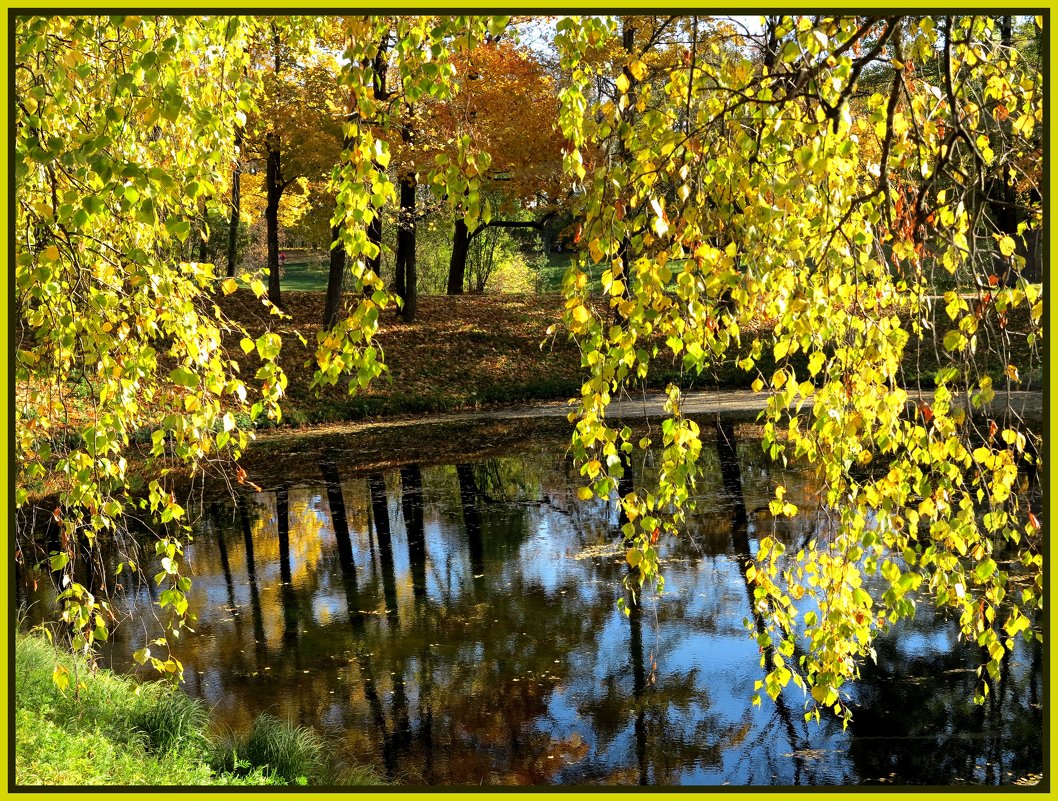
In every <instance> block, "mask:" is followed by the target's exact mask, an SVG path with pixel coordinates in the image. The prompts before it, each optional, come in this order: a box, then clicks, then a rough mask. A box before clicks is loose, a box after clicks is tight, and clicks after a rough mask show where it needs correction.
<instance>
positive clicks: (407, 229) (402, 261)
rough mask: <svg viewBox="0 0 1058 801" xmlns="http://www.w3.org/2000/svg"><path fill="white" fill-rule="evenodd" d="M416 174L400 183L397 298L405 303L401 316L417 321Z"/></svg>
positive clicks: (406, 319)
mask: <svg viewBox="0 0 1058 801" xmlns="http://www.w3.org/2000/svg"><path fill="white" fill-rule="evenodd" d="M415 187H416V180H415V173H409V174H408V175H406V176H404V177H403V178H401V181H400V216H399V217H398V218H397V296H398V297H400V299H401V300H402V301H403V303H404V307H403V310H402V312H401V316H402V317H403V318H404V321H405V322H408V323H411V322H414V321H415V306H416V301H417V300H418V274H417V271H416V269H415Z"/></svg>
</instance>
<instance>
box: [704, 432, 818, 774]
mask: <svg viewBox="0 0 1058 801" xmlns="http://www.w3.org/2000/svg"><path fill="white" fill-rule="evenodd" d="M736 446H737V440H736V438H735V426H734V425H733V424H732V423H731V422H730V421H728V420H721V419H720V418H717V421H716V453H717V456H718V457H719V460H720V477H721V481H722V482H723V493H724V495H725V497H726V500H727V503H728V505H729V506H730V507H731V509H732V519H731V544H732V546H733V547H734V551H735V562H736V563H737V564H738V569H739V572H740V573H741V574H742V581H743V583H744V584H745V585H746V596H747V599H748V601H749V608H750V613H751V614H752V615H753V623H754V624H755V625H756V627H757V632H758V633H762V632H764V631H765V625H764V617H763V615H761V613H760V610H759V609H757V603H756V600H755V598H754V595H753V582H752V581H751V580H750V578H749V573H748V571H747V569H746V568H747V564H748V560H749V559H750V552H749V526H748V523H749V516H748V515H747V513H746V499H745V495H744V494H743V491H742V471H741V469H740V468H739V466H738V453H737V447H736ZM774 654H775V649H774V648H773V647H772V646H770V645H769V646H767V647H766V648H765V649H764V664H765V665H772V664H773V662H772V657H773V656H774ZM775 711H776V713H777V714H778V715H779V719H780V720H781V721H782V724H783V727H784V728H785V729H786V736H787V738H788V739H789V742H790V747H791V748H792V749H793V750H794V751H798V750H800V749H801V748H802V743H801V739H800V737H798V735H797V730H796V729H795V728H794V724H793V717H792V716H791V714H790V708H789V707H788V706H787V705H786V699H785V698H784V697H783V696H782V695H779V697H778V698H776V699H775ZM802 767H803V759H802V758H801V757H795V770H796V774H797V776H798V777H799V776H800V771H801V768H802ZM795 783H799V779H798V781H797V782H795Z"/></svg>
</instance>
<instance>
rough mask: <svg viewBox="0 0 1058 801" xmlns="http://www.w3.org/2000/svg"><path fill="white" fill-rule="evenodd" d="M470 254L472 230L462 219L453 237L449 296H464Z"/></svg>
mask: <svg viewBox="0 0 1058 801" xmlns="http://www.w3.org/2000/svg"><path fill="white" fill-rule="evenodd" d="M469 253H470V230H469V229H468V228H467V222H466V220H464V219H463V218H462V217H460V218H459V219H458V220H456V230H455V233H454V234H453V235H452V258H451V259H450V260H449V262H448V294H449V295H462V294H463V287H464V286H465V285H466V275H467V255H468V254H469Z"/></svg>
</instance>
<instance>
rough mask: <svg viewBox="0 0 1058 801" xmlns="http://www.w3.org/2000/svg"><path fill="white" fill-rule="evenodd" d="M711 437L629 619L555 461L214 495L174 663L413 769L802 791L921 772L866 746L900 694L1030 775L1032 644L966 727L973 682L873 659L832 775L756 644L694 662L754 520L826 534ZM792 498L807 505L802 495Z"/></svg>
mask: <svg viewBox="0 0 1058 801" xmlns="http://www.w3.org/2000/svg"><path fill="white" fill-rule="evenodd" d="M716 433H717V446H716V449H715V452H712V453H710V452H709V451H708V450H707V451H706V452H704V453H703V461H704V462H705V466H706V469H707V471H708V472H707V473H706V474H705V475H704V476H703V478H702V482H701V484H700V487H699V490H700V502H699V506H698V509H697V510H696V511H695V513H694V514H692V515H691V518H690V520H689V522H688V526H687V529H686V534H685V536H683V537H682V538H681V539H679V540H676V541H674V542H667V543H665V544H664V550H663V560H664V561H665V564H666V570H667V571H668V572H669V573H670V575H671V579H670V581H671V589H670V592H668V593H667V594H666V595H665V596H664V597H663V598H661V599H660V600H659V601H658V603H657V604H656V606H655V605H654V604H653V603H651V602H647V603H645V604H644V605H643V606H637V605H632V606H631V608H630V611H631V614H630V615H629V617H627V618H625V617H624V616H621V615H620V614H619V613H617V612H616V609H615V602H616V599H617V597H618V595H619V593H620V592H621V588H620V582H621V579H622V578H623V575H624V571H625V570H626V564H625V562H624V560H623V551H622V550H621V549H620V547H619V542H616V541H615V539H614V536H613V525H614V519H615V517H616V514H617V512H616V509H615V508H613V507H612V506H607V504H606V503H605V502H599V501H592V502H589V503H580V502H578V501H576V500H575V488H576V485H577V482H578V480H579V477H578V476H577V475H576V473H575V472H574V471H571V470H570V469H569V465H568V464H567V463H566V462H565V461H563V459H562V458H561V456H559V455H557V454H556V455H552V454H544V455H542V456H540V457H539V458H535V459H520V460H519V459H510V460H495V461H494V462H493V463H488V464H483V463H462V464H458V465H455V466H451V467H437V468H425V469H420V468H419V467H418V466H416V465H406V466H405V467H403V468H401V469H399V470H397V469H395V470H390V471H387V472H385V473H378V472H376V473H371V474H369V475H366V476H365V475H360V476H357V475H356V474H355V473H352V472H350V473H347V474H345V475H344V476H343V473H342V470H343V468H342V466H341V462H340V461H339V460H338V459H330V458H329V459H322V460H321V462H320V464H319V474H320V476H321V477H322V483H319V484H316V485H310V486H296V485H281V486H279V487H278V488H277V489H276V490H275V492H271V493H262V494H259V495H256V496H248V497H246V498H244V499H243V500H242V502H241V503H240V504H238V506H237V507H236V508H235V509H227V510H225V509H223V508H215V509H214V510H213V511H212V512H211V513H210V514H209V515H208V518H209V519H208V520H207V525H206V528H205V529H203V532H202V534H201V535H200V536H199V537H197V538H196V543H195V546H194V569H195V572H196V583H195V588H194V590H193V593H192V607H193V611H195V612H196V613H197V614H198V615H199V617H200V623H199V625H197V626H196V628H197V629H198V636H195V637H190V638H187V639H186V641H184V640H182V644H181V649H182V652H181V654H180V656H181V658H182V659H183V661H184V662H185V664H186V665H187V666H188V668H189V670H192V671H195V676H196V680H197V679H198V678H199V677H198V673H197V672H198V671H200V670H205V671H206V674H205V675H204V676H203V677H202V678H201V681H200V682H198V683H192V684H191V686H190V690H191V691H192V692H195V693H200V694H202V695H203V697H206V698H207V700H209V701H210V702H211V703H218V704H220V706H219V707H218V713H219V714H220V715H221V717H222V718H223V719H224V720H225V722H226V723H227V724H228V725H231V726H233V727H235V728H242V727H245V726H248V725H249V722H250V720H251V719H252V716H253V715H255V714H257V713H259V712H261V711H265V710H270V711H272V712H274V713H276V714H279V715H280V716H281V717H286V718H289V719H292V720H295V721H298V722H301V723H307V724H311V725H315V726H318V727H321V728H323V729H325V730H327V731H328V732H330V733H331V734H332V736H333V738H334V739H333V741H334V742H335V747H336V748H338V749H341V750H344V751H345V752H346V753H347V754H349V755H350V756H351V757H355V758H356V759H357V760H358V761H362V760H363V759H364V758H365V756H367V757H370V758H372V759H374V760H375V761H376V763H377V764H378V766H379V767H380V768H381V769H382V770H383V771H384V772H385V774H386V775H388V776H389V777H390V778H392V779H394V780H396V781H410V782H413V783H460V784H477V783H485V784H500V783H516V784H546V783H549V782H569V783H631V784H647V783H649V784H668V783H678V782H681V781H684V780H687V779H688V778H689V777H690V778H693V779H695V780H710V781H711V780H714V779H715V780H716V781H720V780H722V779H723V778H731V777H734V778H735V779H736V780H737V781H740V782H742V783H745V782H757V781H759V782H760V783H762V784H767V783H770V782H773V781H776V780H778V781H782V782H786V783H797V784H800V783H804V784H812V783H824V781H831V782H832V781H835V780H837V781H841V780H842V779H849V780H855V778H856V776H857V775H860V776H863V777H865V778H874V777H877V778H884V777H885V776H886V775H887V773H888V772H896V773H898V774H899V773H900V772H901V771H919V772H920V773H921V772H924V771H925V770H926V767H928V766H923V765H920V764H918V763H917V762H916V759H920V756H919V755H918V754H916V753H913V752H914V749H913V748H909V749H908V753H907V754H906V755H905V756H898V757H890V762H884V761H880V760H881V758H880V757H878V756H877V755H876V754H875V753H874V752H873V751H872V749H871V748H870V746H869V743H870V740H869V739H868V738H870V737H874V736H877V735H876V734H871V733H870V732H872V731H875V732H877V731H879V730H882V729H883V728H884V727H885V726H889V725H890V723H891V721H887V720H885V719H884V716H883V718H881V719H879V720H873V719H872V716H871V711H870V710H871V709H877V708H887V707H892V708H899V709H908V708H913V709H914V714H910V715H909V723H908V725H909V726H910V728H909V731H912V732H914V731H925V730H926V729H925V728H922V729H916V728H915V725H913V724H914V721H915V720H917V717H916V715H917V714H918V713H921V718H922V721H923V722H922V726H923V727H925V726H926V725H927V724H926V720H927V718H928V717H929V716H931V715H932V716H934V717H936V716H940V717H942V718H943V716H944V715H948V718H945V719H948V720H951V721H952V725H953V726H954V727H955V728H954V730H955V731H963V730H965V731H968V732H981V731H987V732H990V731H992V730H993V729H996V728H999V729H1001V731H1002V732H1003V737H1004V738H1006V739H1005V740H1002V741H1000V740H992V741H988V742H987V749H990V750H989V751H988V753H989V754H991V756H990V757H987V758H982V759H983V762H992V763H994V764H995V766H996V767H995V771H996V772H997V773H996V775H999V773H1003V772H1007V771H1013V772H1015V773H1017V772H1018V771H1019V770H1022V769H1025V770H1024V771H1023V772H1028V768H1030V767H1031V764H1030V763H1031V761H1032V760H1031V758H1026V757H1024V756H1023V755H1024V754H1025V753H1029V754H1031V753H1032V752H1033V749H1032V747H1031V743H1032V742H1033V739H1032V737H1033V732H1031V731H1030V729H1031V726H1032V721H1036V720H1039V713H1038V709H1037V710H1036V711H1035V712H1034V711H1033V710H1032V708H1031V704H1032V703H1038V701H1032V700H1031V699H1032V697H1033V696H1032V692H1034V691H1037V684H1038V682H1039V672H1040V671H1039V657H1038V654H1037V656H1036V662H1035V663H1034V664H1035V665H1036V668H1035V670H1036V673H1035V674H1034V675H1035V676H1036V679H1034V680H1033V681H1035V682H1036V683H1033V681H1030V680H1029V678H1028V676H1029V675H1030V674H1031V673H1032V671H1031V670H1023V671H1022V672H1021V673H1018V672H1017V671H1014V672H1012V673H1011V678H1010V679H1009V684H1008V685H1006V686H1004V687H997V688H996V692H995V693H994V695H993V697H994V698H995V701H994V705H995V711H989V710H987V709H986V710H985V712H983V713H980V714H983V715H984V717H983V718H982V720H981V721H980V722H978V723H975V722H974V720H975V719H973V718H972V717H970V718H965V717H963V716H962V713H958V714H955V715H954V717H953V716H952V714H951V711H952V710H954V709H955V707H954V704H955V701H956V700H957V699H961V700H963V701H965V700H966V699H967V698H968V697H969V695H970V686H972V678H974V677H970V679H967V681H971V685H970V686H963V685H962V684H959V683H958V682H957V681H955V680H952V681H951V683H950V684H949V683H945V682H942V684H941V685H939V686H940V687H941V691H940V692H939V696H940V698H941V699H943V701H936V702H935V703H934V704H933V705H932V706H931V705H930V704H929V703H927V701H928V699H925V700H924V697H920V696H918V695H916V694H915V693H916V692H918V689H919V688H918V687H917V686H916V685H911V686H909V687H903V686H899V687H897V686H895V685H896V682H895V681H892V680H890V678H889V677H890V676H896V675H900V674H902V673H904V672H906V670H907V669H908V665H907V664H905V663H906V660H907V659H909V658H910V657H909V656H908V655H907V654H905V653H903V652H899V651H896V652H893V653H892V654H889V653H888V652H884V653H883V651H882V650H881V649H879V662H880V664H881V665H882V667H880V668H879V671H881V672H880V673H878V674H877V675H875V674H870V675H865V680H864V682H863V689H862V691H861V692H862V693H863V694H862V696H861V697H862V699H863V700H864V701H868V700H869V701H870V703H869V704H865V706H864V708H863V709H860V710H858V711H857V716H856V718H855V719H854V729H853V734H854V739H853V741H852V742H853V749H852V751H851V752H850V756H851V758H852V760H853V761H854V763H855V770H853V769H852V768H851V767H849V768H848V769H847V770H846V767H845V765H844V763H842V767H841V768H840V772H839V773H835V769H834V767H833V765H832V764H830V762H832V760H831V761H827V760H822V759H820V758H819V756H818V754H813V753H812V752H813V749H814V746H815V745H818V743H819V742H820V741H821V740H822V741H826V742H829V741H831V740H838V739H840V734H835V732H834V731H833V730H830V729H826V730H824V731H823V732H822V735H820V733H819V732H818V731H817V732H810V731H809V730H808V729H806V728H805V726H804V723H803V720H801V715H800V709H797V708H789V707H787V706H786V701H785V700H784V699H780V701H779V702H777V703H776V704H774V705H771V706H770V709H771V711H770V712H767V713H763V714H762V713H758V712H755V711H754V710H752V708H750V707H749V705H748V692H744V690H745V688H744V684H745V682H746V681H748V682H749V683H750V684H751V683H752V679H753V678H754V677H756V676H760V675H761V674H760V673H759V672H755V671H756V670H757V668H756V663H755V657H752V658H751V660H750V665H751V670H750V671H749V676H748V678H746V677H738V676H735V677H728V676H725V675H722V674H716V673H713V672H710V671H711V666H710V664H709V655H708V654H705V655H704V656H703V657H702V658H700V659H697V660H687V659H685V657H684V656H681V654H684V653H685V652H686V651H687V649H688V648H689V647H691V646H694V645H696V644H697V643H699V642H707V643H710V644H712V646H711V647H714V646H715V647H717V648H722V649H723V648H729V647H730V646H731V643H744V642H745V641H746V639H745V637H746V635H745V632H744V631H743V630H742V629H741V627H740V626H739V625H738V621H740V620H741V619H742V618H743V617H749V618H750V619H751V620H752V619H753V617H752V615H753V609H752V607H753V605H752V590H751V588H750V586H749V583H748V582H747V581H746V574H745V560H746V559H747V558H748V556H749V555H750V554H751V553H752V551H753V550H754V543H753V540H754V539H755V536H756V531H757V530H758V529H759V528H760V527H761V526H768V527H769V529H772V528H774V529H775V530H776V531H777V533H778V535H779V537H780V538H781V539H785V540H786V541H787V542H791V541H798V540H800V539H802V538H803V537H804V536H805V535H806V532H810V531H811V530H812V529H811V526H812V523H808V524H802V523H793V524H790V523H787V522H786V521H774V520H772V519H771V517H770V515H769V513H768V512H767V509H766V502H767V500H768V498H770V496H771V489H772V486H773V483H772V482H773V481H774V476H772V477H771V478H769V477H768V474H767V473H766V472H765V471H764V470H763V469H762V468H761V467H760V466H759V464H760V458H759V445H757V443H752V442H751V443H749V444H746V443H742V442H738V441H737V438H736V437H735V433H736V432H735V430H734V429H731V430H727V431H725V430H724V429H723V427H717V431H716ZM631 467H632V470H631V471H630V473H629V476H630V477H633V476H634V481H635V482H636V484H637V485H640V486H643V485H647V484H649V482H650V481H651V480H653V479H652V471H654V470H655V468H654V467H653V466H652V465H651V464H650V463H649V462H648V461H646V460H642V459H641V460H637V462H636V463H635V464H633V465H631ZM784 482H785V483H787V485H788V486H790V487H791V493H794V492H798V490H797V489H796V487H797V485H796V484H795V482H794V481H792V480H786V479H784ZM800 495H801V497H800V498H799V499H798V500H799V501H800V502H801V503H802V504H803V505H806V506H811V495H812V489H811V487H810V486H808V487H807V488H803V489H801V490H800ZM591 548H597V549H599V550H598V553H597V554H595V555H590V556H588V557H585V558H580V557H579V554H580V552H581V551H585V550H586V549H591ZM608 548H609V550H607V549H608ZM593 553H594V552H593ZM574 555H578V558H576V559H574V558H572V557H573V556H574ZM244 563H245V567H243V564H244ZM681 584H682V586H684V587H686V588H689V591H680V587H681ZM247 608H248V611H249V617H250V623H251V625H250V626H247V625H246V621H245V612H246V610H247ZM218 610H219V611H218ZM689 619H692V620H693V623H692V624H691V625H688V620H689ZM137 647H138V646H137ZM130 650H131V649H130ZM886 660H890V661H891V662H892V666H891V667H885V666H886V665H888V664H889V662H887V661H886ZM899 660H904V661H905V662H904V663H901V662H900V661H899ZM218 664H223V665H224V666H225V668H226V670H220V669H217V666H218ZM945 664H946V663H945ZM912 667H913V666H912ZM924 667H925V666H924ZM883 668H884V669H883ZM886 670H888V671H890V672H889V673H886V672H885V671H886ZM952 675H958V676H961V675H962V674H952ZM959 681H963V679H959ZM740 682H742V683H741V684H740ZM928 686H930V685H927V684H923V685H922V687H928ZM872 694H873V695H872ZM736 696H737V697H738V698H739V702H738V703H737V704H735V703H733V702H732V701H731V698H732V697H736ZM937 704H942V705H941V706H938V705H937ZM943 704H949V705H951V709H949V708H948V707H945V706H943ZM765 707H766V708H768V707H769V703H768V701H767V700H765ZM1034 715H1035V717H1034ZM990 716H991V717H990ZM990 721H991V722H990ZM1026 721H1029V722H1028V723H1026ZM857 725H859V726H860V728H859V729H856V728H855V726H857ZM975 725H976V726H977V728H974V726H975ZM872 727H873V728H872ZM1037 731H1038V730H1037ZM908 736H919V735H916V734H909V735H908ZM1036 736H1038V734H1037V735H1036ZM857 738H860V740H862V743H863V744H864V747H863V748H861V749H860V750H859V751H857V750H856V749H857V743H858V742H859V741H860V740H857ZM909 742H913V741H909ZM960 742H962V743H963V744H964V745H965V748H964V749H963V750H962V751H959V750H958V749H954V750H952V751H951V756H950V757H945V760H946V763H945V764H946V765H947V767H945V768H943V769H941V768H939V767H938V769H937V771H936V775H937V776H941V775H942V774H943V775H948V776H949V778H948V779H947V780H945V781H950V780H951V776H953V775H955V771H957V770H964V769H967V768H968V767H970V768H972V765H971V763H970V762H967V760H968V759H970V758H971V756H972V755H974V754H977V755H978V756H979V755H980V754H981V753H983V752H982V751H981V750H980V749H977V750H975V746H974V745H973V742H971V741H970V740H967V739H965V738H964V740H963V741H960ZM816 750H818V749H816ZM893 759H896V760H897V762H895V763H894V762H893V761H892V760H893ZM900 760H904V761H903V762H901V761H900ZM1019 760H1020V761H1019ZM839 761H840V760H839ZM983 762H982V766H983V767H984V768H985V769H990V768H989V766H986V765H984V764H983ZM913 775H919V774H913ZM922 775H925V774H924V773H922ZM990 775H991V774H982V776H981V777H980V779H979V780H990V779H989V776H990ZM702 777H705V779H703V778H702ZM945 781H941V783H945Z"/></svg>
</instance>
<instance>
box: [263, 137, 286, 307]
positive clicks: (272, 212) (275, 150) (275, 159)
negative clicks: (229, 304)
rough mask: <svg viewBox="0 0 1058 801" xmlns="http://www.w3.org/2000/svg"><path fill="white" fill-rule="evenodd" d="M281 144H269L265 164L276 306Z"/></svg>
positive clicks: (272, 289) (272, 293)
mask: <svg viewBox="0 0 1058 801" xmlns="http://www.w3.org/2000/svg"><path fill="white" fill-rule="evenodd" d="M281 175H282V171H281V162H280V153H279V146H278V145H277V144H275V143H274V142H269V144H268V158H267V161H266V165H265V185H266V187H267V193H268V194H267V198H268V200H267V203H266V205H265V228H266V231H267V237H266V241H267V245H268V299H269V300H270V301H272V303H274V304H275V305H276V306H278V305H280V300H281V298H280V290H279V200H280V198H282V197H283V188H284V187H283V182H282V178H281Z"/></svg>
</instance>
